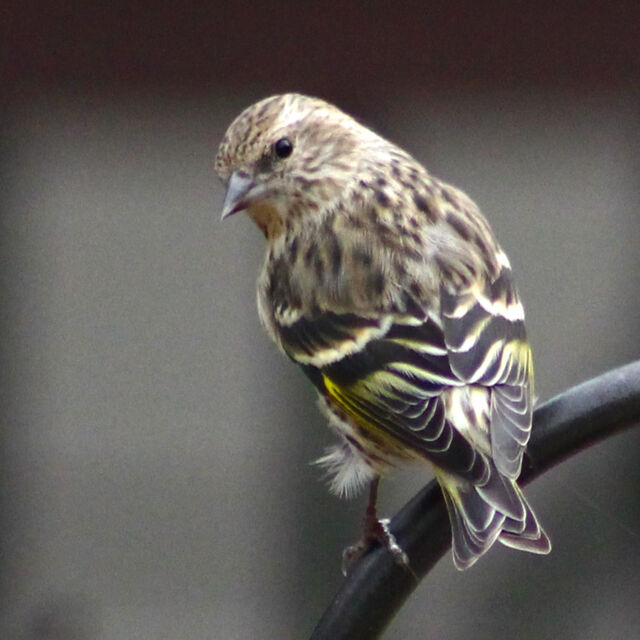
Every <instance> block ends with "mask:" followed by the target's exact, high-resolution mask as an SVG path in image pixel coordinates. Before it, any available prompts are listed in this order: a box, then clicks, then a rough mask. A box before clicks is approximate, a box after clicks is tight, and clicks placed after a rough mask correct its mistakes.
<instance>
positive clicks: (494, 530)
mask: <svg viewBox="0 0 640 640" xmlns="http://www.w3.org/2000/svg"><path fill="white" fill-rule="evenodd" d="M436 477H437V479H438V481H439V483H440V486H441V487H442V492H443V495H444V498H445V503H446V505H447V510H448V512H449V518H450V520H451V531H452V543H453V545H452V546H453V561H454V564H455V566H456V568H458V569H460V570H463V569H467V568H468V567H470V566H471V565H472V564H474V563H475V562H476V560H477V559H478V558H479V557H480V556H481V555H483V554H484V553H486V552H487V551H488V550H489V548H490V547H491V546H492V545H493V544H494V542H495V541H496V540H499V541H500V542H501V543H502V544H504V545H506V546H508V547H512V548H514V549H519V550H521V551H529V552H531V553H540V554H546V553H549V551H551V543H550V541H549V538H548V537H547V535H546V533H545V532H544V531H543V530H542V528H541V527H540V524H539V523H538V520H537V518H536V516H535V514H534V513H533V511H532V510H531V507H530V506H529V504H528V502H527V500H526V498H525V497H524V495H523V494H522V491H521V490H520V487H518V485H517V484H516V482H515V480H512V479H510V478H507V477H505V476H503V475H502V474H500V473H499V472H498V470H497V469H496V468H495V467H493V468H492V469H491V475H490V478H489V480H488V482H487V483H486V484H484V485H483V486H481V487H480V486H475V485H472V484H470V483H469V482H468V481H465V480H462V479H460V478H459V477H456V476H454V475H451V474H449V473H447V472H445V471H442V470H441V469H437V470H436Z"/></svg>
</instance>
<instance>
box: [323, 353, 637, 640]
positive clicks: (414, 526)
mask: <svg viewBox="0 0 640 640" xmlns="http://www.w3.org/2000/svg"><path fill="white" fill-rule="evenodd" d="M533 424H534V426H533V430H532V435H531V439H530V441H529V444H528V446H527V450H526V455H525V459H524V463H523V469H522V474H521V476H520V480H519V481H520V484H522V485H526V484H528V483H529V482H531V481H532V480H534V479H535V478H537V477H538V476H539V475H541V474H543V473H544V472H545V471H547V470H549V469H550V468H551V467H553V466H555V465H556V464H558V463H560V462H562V461H563V460H565V459H566V458H568V457H570V456H572V455H574V454H575V453H578V452H579V451H581V450H582V449H585V448H587V447H589V446H591V445H593V444H596V443H597V442H600V441H601V440H604V439H605V438H608V437H610V436H612V435H614V434H616V433H619V432H620V431H623V430H624V429H627V428H630V427H633V426H634V425H638V424H640V361H637V362H633V363H631V364H628V365H626V366H623V367H620V368H618V369H614V370H613V371H609V372H607V373H604V374H602V375H600V376H598V377H597V378H593V379H592V380H589V381H587V382H584V383H582V384H580V385H578V386H576V387H573V388H571V389H569V390H567V391H565V392H564V393H561V394H560V395H558V396H556V397H555V398H552V399H551V400H549V401H548V402H545V403H544V404H542V405H541V406H540V407H539V408H538V409H537V410H536V411H535V412H534V416H533ZM390 529H391V532H392V533H393V534H394V535H395V537H396V539H397V541H398V542H399V544H400V545H401V547H402V548H403V549H404V550H405V551H406V552H407V554H408V555H409V558H410V563H411V569H412V571H413V575H412V574H411V573H410V572H409V571H407V569H406V568H404V567H402V566H400V565H399V564H398V563H397V562H395V561H394V559H393V558H392V556H391V555H390V554H389V552H388V551H387V550H386V549H384V548H382V547H375V548H373V549H372V550H371V551H370V552H368V553H367V554H366V555H365V556H364V557H362V558H361V559H360V561H359V562H358V563H357V564H356V565H355V566H354V567H352V570H351V572H350V573H349V576H348V578H347V579H346V580H345V581H344V583H343V584H342V586H341V587H340V589H339V590H338V592H337V594H336V595H335V597H334V599H333V601H332V602H331V603H330V605H329V607H328V608H327V609H326V611H325V612H324V614H323V616H322V618H321V619H320V621H319V622H318V625H317V626H316V628H315V630H314V632H313V634H312V635H311V640H347V639H348V640H368V639H371V638H375V637H377V636H378V635H379V634H381V633H382V631H384V629H385V628H386V627H387V625H388V624H389V623H390V622H391V620H392V619H393V617H394V616H395V614H396V613H397V612H398V610H399V609H400V607H401V606H402V605H403V603H404V601H405V600H406V599H407V598H408V597H409V595H410V594H411V592H412V591H413V590H414V589H415V588H416V586H417V585H418V581H419V580H421V579H422V578H423V577H424V576H425V575H426V574H427V573H428V572H429V571H430V570H431V568H432V567H433V566H434V565H435V563H436V562H437V561H438V560H439V559H440V558H441V557H442V556H443V555H444V554H445V553H446V551H447V550H448V549H449V547H450V546H451V529H450V528H449V518H448V517H447V512H446V509H445V505H444V501H443V499H442V494H441V492H440V488H439V487H438V484H437V483H436V482H435V481H433V482H430V483H429V484H428V485H427V486H426V487H424V488H423V489H422V490H421V491H420V492H419V493H418V494H417V495H416V496H414V497H413V498H412V499H411V500H410V501H409V502H408V503H407V504H406V505H405V506H404V507H403V508H402V509H401V510H400V511H399V512H398V514H397V515H396V516H395V517H394V518H393V520H392V521H391V525H390Z"/></svg>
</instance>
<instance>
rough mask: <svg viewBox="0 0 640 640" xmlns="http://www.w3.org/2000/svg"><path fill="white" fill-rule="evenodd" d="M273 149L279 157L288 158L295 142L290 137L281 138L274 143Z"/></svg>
mask: <svg viewBox="0 0 640 640" xmlns="http://www.w3.org/2000/svg"><path fill="white" fill-rule="evenodd" d="M273 150H274V151H275V152H276V155H277V156H278V158H288V157H289V156H290V155H291V152H292V151H293V144H291V140H289V138H280V140H278V141H277V142H276V143H275V144H274V145H273Z"/></svg>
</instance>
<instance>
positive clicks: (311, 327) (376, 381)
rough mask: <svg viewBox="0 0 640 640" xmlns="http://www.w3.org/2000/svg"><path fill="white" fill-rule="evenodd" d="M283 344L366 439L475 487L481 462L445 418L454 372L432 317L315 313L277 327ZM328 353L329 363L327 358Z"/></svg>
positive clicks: (484, 471)
mask: <svg viewBox="0 0 640 640" xmlns="http://www.w3.org/2000/svg"><path fill="white" fill-rule="evenodd" d="M279 336H280V341H281V344H282V346H283V348H284V350H285V351H286V352H287V353H288V355H289V356H290V357H291V358H292V359H293V360H296V361H297V362H298V363H299V364H301V365H302V366H303V369H304V370H305V372H306V373H307V375H308V376H309V377H310V378H311V380H312V381H313V382H314V383H315V384H316V386H317V387H318V389H319V390H320V391H321V393H323V394H324V395H325V397H327V398H328V399H329V400H330V401H331V402H333V403H334V404H335V405H337V406H338V407H339V408H340V409H341V410H342V411H344V412H345V413H346V414H347V415H348V416H350V417H351V419H352V420H353V421H354V422H355V423H356V424H357V425H358V426H359V427H360V428H362V429H364V430H365V431H366V432H368V434H369V435H370V436H371V438H373V439H376V440H378V441H380V440H382V441H386V442H387V443H388V444H389V446H390V448H391V449H392V450H398V446H397V445H398V443H401V444H402V445H403V446H404V447H406V448H408V449H409V450H413V451H416V452H420V453H421V454H422V455H424V456H425V457H427V458H428V459H430V460H431V461H432V462H433V463H434V464H436V465H438V466H440V467H441V468H443V469H446V470H447V471H451V472H453V473H456V474H458V475H462V476H464V477H466V478H468V479H469V480H471V481H473V482H481V481H482V480H483V479H485V478H486V477H487V476H488V466H487V461H486V459H485V457H484V456H483V455H481V454H480V453H479V452H477V451H476V450H475V449H474V447H473V446H472V444H471V443H470V442H469V441H468V440H467V439H466V438H464V437H463V436H462V435H461V434H460V433H459V432H458V431H457V430H456V429H455V428H454V426H453V425H452V424H451V422H450V421H449V420H447V419H446V415H445V408H444V401H443V399H442V397H441V394H442V391H443V390H444V389H447V388H450V387H452V386H464V384H465V382H464V381H462V380H461V379H460V378H459V377H458V376H457V375H456V374H455V373H454V372H453V370H452V368H451V365H450V362H449V352H448V349H447V347H446V344H445V340H444V333H443V329H442V327H441V325H440V322H439V320H438V319H437V318H434V317H426V319H425V318H422V319H420V320H419V319H416V318H413V319H412V318H410V317H407V316H404V317H400V318H398V317H393V316H390V315H386V316H379V317H377V318H366V317H364V316H359V315H355V314H334V313H329V312H325V313H321V314H318V315H316V316H315V317H312V318H311V317H304V318H300V319H299V320H297V322H295V323H292V324H291V325H289V326H287V327H280V330H279ZM329 355H331V358H329Z"/></svg>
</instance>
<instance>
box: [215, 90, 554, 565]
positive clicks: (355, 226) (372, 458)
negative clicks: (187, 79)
mask: <svg viewBox="0 0 640 640" xmlns="http://www.w3.org/2000/svg"><path fill="white" fill-rule="evenodd" d="M215 172H216V173H217V175H218V177H219V178H220V179H221V181H222V182H223V184H224V185H225V186H226V196H225V199H224V204H223V207H222V219H226V218H229V217H230V216H232V215H234V214H236V213H238V212H245V213H246V214H247V215H248V216H249V218H250V219H251V220H252V221H253V222H254V223H255V225H256V226H257V227H258V228H259V229H260V231H261V232H262V234H263V235H264V237H265V241H266V251H265V259H264V263H263V265H262V268H261V270H260V272H259V275H258V280H257V306H258V314H259V317H260V321H261V324H262V325H263V326H264V328H265V329H266V332H267V333H268V335H269V336H270V337H271V339H272V340H273V341H274V342H275V343H276V345H277V346H278V347H279V349H280V350H281V351H282V352H283V353H284V354H285V355H286V356H287V357H288V358H289V359H290V360H291V361H293V362H294V363H295V364H296V365H298V366H299V367H300V368H301V369H302V370H303V372H304V373H305V374H306V376H307V377H308V378H309V380H310V381H311V382H312V383H313V385H314V386H315V388H316V390H317V394H318V399H319V405H320V408H321V410H322V411H323V413H324V414H325V415H326V417H327V420H328V423H329V426H330V427H331V429H332V430H333V431H334V432H335V435H336V436H337V443H336V444H335V445H333V446H331V447H330V448H329V449H328V450H327V451H326V453H325V455H324V456H323V457H321V458H320V459H319V460H318V462H319V464H321V465H322V466H323V467H324V469H325V470H326V474H327V475H328V477H329V488H330V490H331V492H332V493H334V494H336V495H338V496H341V497H351V496H354V495H356V494H357V493H359V492H360V491H361V490H363V489H364V488H365V487H367V486H368V487H369V502H368V505H367V511H366V513H365V518H364V534H363V538H362V540H361V541H360V543H359V544H358V545H354V546H353V547H350V548H349V549H348V550H347V551H346V552H345V562H347V566H348V564H349V563H350V562H351V561H353V559H354V557H356V558H357V557H359V555H361V554H362V553H363V552H364V550H366V548H367V547H368V546H369V545H370V543H371V542H372V541H373V540H377V541H380V542H383V543H386V544H387V546H388V547H389V549H390V550H391V551H392V552H393V553H394V555H395V556H396V557H397V558H399V560H402V561H404V562H407V558H406V555H405V554H404V552H403V551H402V549H400V548H399V546H398V545H397V542H396V541H395V539H394V538H393V536H392V535H391V533H390V532H389V528H388V520H379V519H378V517H377V513H376V498H377V490H378V482H379V480H380V478H382V477H384V476H386V475H387V474H388V473H389V472H390V471H392V470H393V469H394V468H395V467H398V466H400V465H404V464H408V463H416V464H421V463H423V464H429V463H430V465H431V467H432V470H433V474H434V476H435V478H436V479H437V481H438V482H439V484H440V487H441V489H442V493H443V495H444V500H445V503H446V507H447V511H448V515H449V519H450V523H451V531H452V552H453V562H454V565H455V567H456V568H457V569H460V570H463V569H467V568H468V567H470V566H471V565H473V564H474V563H475V562H476V561H477V559H478V558H479V557H481V556H482V555H483V554H485V553H486V552H487V551H488V549H489V548H491V546H492V545H493V544H494V543H495V542H496V541H499V542H501V543H502V544H504V545H506V546H508V547H512V548H515V549H518V550H522V551H528V552H532V553H537V554H547V553H549V552H550V550H551V543H550V540H549V537H548V536H547V534H546V533H545V531H544V530H543V529H542V527H541V526H540V524H539V522H538V519H537V517H536V516H535V514H534V512H533V510H532V509H531V507H530V506H529V503H528V502H527V500H526V498H525V496H524V495H523V492H522V491H521V489H520V487H519V486H518V483H517V478H518V475H519V474H520V471H521V466H522V459H523V454H524V450H525V447H526V445H527V441H528V440H529V436H530V433H531V425H532V404H533V397H534V396H533V393H534V390H533V361H532V355H531V349H530V346H529V343H528V341H527V336H526V330H525V324H524V311H523V306H522V303H521V300H520V296H519V294H518V292H517V289H516V287H515V284H514V278H513V274H512V269H511V266H510V263H509V260H508V258H507V256H506V254H505V252H504V251H503V250H502V248H501V247H500V245H499V244H498V241H497V240H496V237H495V235H494V233H493V231H492V229H491V227H490V226H489V223H488V222H487V220H486V218H485V217H484V216H483V214H482V213H481V212H480V210H479V208H478V206H477V205H476V204H475V203H474V202H473V201H472V200H471V199H470V198H469V197H468V196H467V195H466V194H465V193H463V192H462V191H461V190H459V189H457V188H455V187H453V186H452V185H450V184H448V183H446V182H443V181H441V180H440V179H438V178H436V177H435V176H433V175H432V174H431V173H430V172H429V171H427V169H426V168H425V167H424V166H423V165H422V164H421V163H420V162H419V161H418V160H416V159H415V158H414V157H413V156H412V155H410V154H409V153H408V152H406V151H404V150H403V149H401V148H400V147H399V146H397V145H395V144H394V143H392V142H391V141H389V140H387V139H386V138H384V137H382V136H380V135H378V134H377V133H375V132H374V131H373V130H372V129H370V128H368V127H366V126H365V125H364V124H361V123H360V122H359V121H358V120H356V119H354V118H352V117H351V116H350V115H348V114H346V113H345V112H343V111H341V110H340V109H339V108H338V107H336V106H334V105H332V104H330V103H328V102H326V101H324V100H322V99H320V98H314V97H310V96H306V95H303V94H299V93H286V94H281V95H274V96H271V97H268V98H265V99H263V100H261V101H259V102H257V103H255V104H253V105H251V106H249V107H248V108H246V109H245V110H244V111H242V112H241V113H240V115H238V116H237V117H236V118H235V119H234V120H233V121H232V123H231V124H230V125H229V127H228V129H227V131H226V133H225V134H224V136H223V138H222V141H221V142H220V145H219V148H218V151H217V155H216V158H215Z"/></svg>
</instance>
